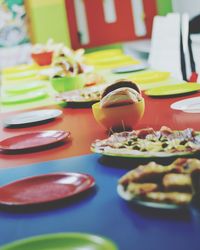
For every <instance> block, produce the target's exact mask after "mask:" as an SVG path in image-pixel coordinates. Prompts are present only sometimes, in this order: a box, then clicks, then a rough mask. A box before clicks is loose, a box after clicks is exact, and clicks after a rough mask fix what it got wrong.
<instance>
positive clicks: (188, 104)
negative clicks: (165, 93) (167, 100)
mask: <svg viewBox="0 0 200 250" xmlns="http://www.w3.org/2000/svg"><path fill="white" fill-rule="evenodd" d="M170 107H171V108H172V109H174V110H182V111H184V112H187V113H199V112H200V97H199V96H197V97H192V98H187V99H183V100H181V101H178V102H174V103H172V105H171V106H170Z"/></svg>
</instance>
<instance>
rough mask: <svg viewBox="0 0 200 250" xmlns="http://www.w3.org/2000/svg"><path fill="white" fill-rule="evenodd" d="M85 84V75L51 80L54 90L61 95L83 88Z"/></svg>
mask: <svg viewBox="0 0 200 250" xmlns="http://www.w3.org/2000/svg"><path fill="white" fill-rule="evenodd" d="M85 82H86V77H85V74H79V75H76V76H64V77H53V78H51V84H52V86H53V88H54V89H55V90H56V91H58V92H60V93H61V92H65V91H70V90H74V89H80V88H83V86H84V84H85Z"/></svg>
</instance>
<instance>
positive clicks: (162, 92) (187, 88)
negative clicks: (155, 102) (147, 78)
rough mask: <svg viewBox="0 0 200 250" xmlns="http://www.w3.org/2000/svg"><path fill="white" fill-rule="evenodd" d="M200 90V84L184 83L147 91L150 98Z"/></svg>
mask: <svg viewBox="0 0 200 250" xmlns="http://www.w3.org/2000/svg"><path fill="white" fill-rule="evenodd" d="M199 90H200V84H196V83H183V84H174V85H169V86H163V87H158V88H153V89H149V90H147V91H145V94H146V95H149V96H173V95H179V94H186V93H192V92H195V91H199Z"/></svg>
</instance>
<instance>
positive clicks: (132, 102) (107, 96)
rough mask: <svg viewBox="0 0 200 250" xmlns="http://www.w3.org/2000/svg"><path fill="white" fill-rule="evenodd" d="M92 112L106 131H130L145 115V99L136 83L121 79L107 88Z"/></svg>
mask: <svg viewBox="0 0 200 250" xmlns="http://www.w3.org/2000/svg"><path fill="white" fill-rule="evenodd" d="M92 110H93V115H94V117H95V119H96V121H97V122H98V123H99V124H101V125H102V126H103V127H105V128H106V129H108V130H111V131H125V130H130V129H132V128H133V126H134V125H135V124H136V123H137V122H138V121H139V120H140V119H141V118H142V116H143V114H144V99H143V98H142V95H141V92H140V89H139V88H138V86H137V85H136V84H135V83H133V82H131V81H129V80H124V79H121V80H118V81H116V82H115V83H114V84H111V85H109V86H108V87H107V88H105V90H104V91H103V93H102V98H101V100H100V102H99V103H96V104H94V105H93V106H92Z"/></svg>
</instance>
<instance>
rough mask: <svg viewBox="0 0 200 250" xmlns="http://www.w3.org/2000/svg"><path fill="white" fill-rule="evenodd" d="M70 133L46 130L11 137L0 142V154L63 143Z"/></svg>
mask: <svg viewBox="0 0 200 250" xmlns="http://www.w3.org/2000/svg"><path fill="white" fill-rule="evenodd" d="M69 136H70V132H65V131H62V130H46V131H39V132H32V133H26V134H21V135H17V136H13V137H10V138H7V139H4V140H3V141H1V142H0V150H2V152H10V153H18V152H20V151H24V150H30V149H37V148H38V149H40V148H44V147H46V146H48V145H53V144H57V143H59V142H63V141H65V140H66V139H67V138H68V137H69Z"/></svg>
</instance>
